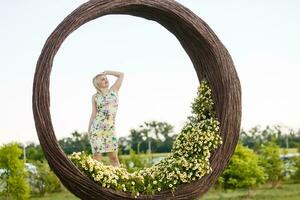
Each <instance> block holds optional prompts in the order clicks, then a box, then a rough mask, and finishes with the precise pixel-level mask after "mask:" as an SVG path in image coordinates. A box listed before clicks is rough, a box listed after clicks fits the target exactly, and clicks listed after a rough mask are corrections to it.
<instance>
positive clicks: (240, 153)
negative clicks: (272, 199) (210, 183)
mask: <svg viewBox="0 0 300 200" xmlns="http://www.w3.org/2000/svg"><path fill="white" fill-rule="evenodd" d="M221 180H222V181H223V185H224V189H236V188H248V189H249V190H248V195H249V194H250V189H254V188H255V187H256V186H259V185H260V184H262V183H264V182H265V180H266V175H265V172H264V169H263V167H261V166H259V165H258V156H257V154H256V153H255V152H254V151H253V150H252V149H249V148H247V147H245V146H243V145H242V144H241V143H240V142H239V143H238V145H237V147H236V149H235V152H234V154H233V156H232V157H231V159H230V161H229V165H228V167H227V168H226V169H225V171H224V172H223V174H222V178H221Z"/></svg>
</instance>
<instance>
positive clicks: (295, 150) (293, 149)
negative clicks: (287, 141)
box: [280, 148, 298, 154]
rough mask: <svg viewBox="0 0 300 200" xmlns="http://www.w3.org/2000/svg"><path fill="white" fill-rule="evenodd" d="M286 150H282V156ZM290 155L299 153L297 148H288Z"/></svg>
mask: <svg viewBox="0 0 300 200" xmlns="http://www.w3.org/2000/svg"><path fill="white" fill-rule="evenodd" d="M285 150H286V148H280V154H283V152H284V151H285ZM287 152H288V153H298V150H297V148H288V149H287Z"/></svg>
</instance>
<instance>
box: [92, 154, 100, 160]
mask: <svg viewBox="0 0 300 200" xmlns="http://www.w3.org/2000/svg"><path fill="white" fill-rule="evenodd" d="M93 159H95V160H98V161H101V159H102V154H101V153H94V156H93Z"/></svg>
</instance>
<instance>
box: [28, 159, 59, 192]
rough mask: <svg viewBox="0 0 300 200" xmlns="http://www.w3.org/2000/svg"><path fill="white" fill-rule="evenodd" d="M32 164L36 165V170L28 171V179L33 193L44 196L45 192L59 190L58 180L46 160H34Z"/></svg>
mask: <svg viewBox="0 0 300 200" xmlns="http://www.w3.org/2000/svg"><path fill="white" fill-rule="evenodd" d="M32 164H33V165H35V166H36V169H37V170H36V171H35V172H30V173H29V180H30V185H31V187H32V188H33V191H34V192H35V193H38V194H39V196H44V195H45V194H46V192H48V193H50V192H58V191H61V183H60V180H59V179H58V178H57V177H56V175H55V174H54V172H53V171H52V170H51V169H50V167H49V165H48V163H47V162H46V161H44V162H41V161H34V162H33V163H32Z"/></svg>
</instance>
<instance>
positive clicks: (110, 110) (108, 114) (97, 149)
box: [88, 71, 124, 167]
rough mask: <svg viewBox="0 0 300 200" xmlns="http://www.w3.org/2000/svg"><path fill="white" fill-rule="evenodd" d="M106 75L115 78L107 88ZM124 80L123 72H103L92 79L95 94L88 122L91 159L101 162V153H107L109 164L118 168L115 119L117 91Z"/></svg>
mask: <svg viewBox="0 0 300 200" xmlns="http://www.w3.org/2000/svg"><path fill="white" fill-rule="evenodd" d="M106 75H113V76H116V77H117V80H116V81H115V83H114V84H113V85H112V86H111V87H110V88H108V86H109V82H108V79H107V77H106ZM123 78H124V73H123V72H117V71H103V72H102V73H100V74H97V75H96V76H95V77H94V78H93V84H94V86H95V88H96V90H97V93H96V94H94V95H93V97H92V114H91V118H90V122H89V128H88V133H89V140H90V143H91V147H92V153H93V158H94V159H95V160H98V161H101V159H102V153H105V152H107V153H108V157H109V160H110V162H111V163H112V164H113V166H115V167H119V166H120V162H119V159H118V140H117V137H116V134H115V117H116V113H117V109H118V102H119V100H118V97H119V96H118V91H119V89H120V87H121V84H122V81H123Z"/></svg>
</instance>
